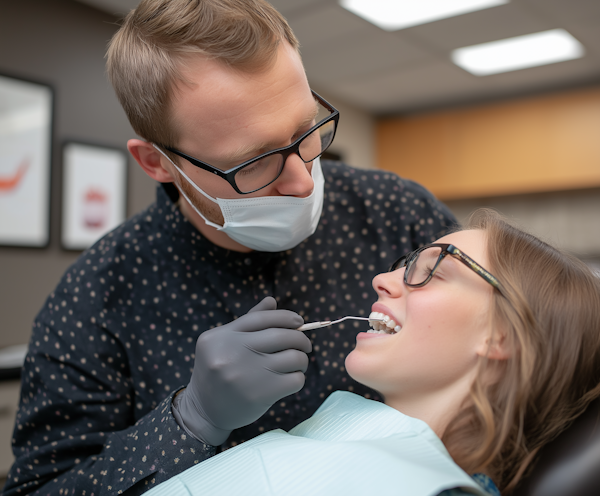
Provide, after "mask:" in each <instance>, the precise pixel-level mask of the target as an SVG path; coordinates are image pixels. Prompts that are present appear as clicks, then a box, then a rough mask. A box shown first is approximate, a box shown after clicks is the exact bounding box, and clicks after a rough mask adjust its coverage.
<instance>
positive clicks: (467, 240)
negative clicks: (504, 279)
mask: <svg viewBox="0 0 600 496" xmlns="http://www.w3.org/2000/svg"><path fill="white" fill-rule="evenodd" d="M436 243H449V244H453V245H454V246H456V247H457V248H458V249H459V250H461V251H463V252H464V253H466V254H467V255H468V256H470V257H471V258H472V259H473V260H475V261H476V262H478V263H479V264H481V265H483V266H484V267H487V266H488V265H489V264H488V256H487V237H486V234H485V232H484V231H481V230H479V229H466V230H464V231H458V232H455V233H452V234H448V235H446V236H444V237H443V238H440V239H438V240H437V241H436Z"/></svg>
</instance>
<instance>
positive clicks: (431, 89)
mask: <svg viewBox="0 0 600 496" xmlns="http://www.w3.org/2000/svg"><path fill="white" fill-rule="evenodd" d="M480 86H481V85H480V83H479V81H477V80H476V79H474V78H472V77H470V75H468V74H467V73H466V72H464V71H463V70H461V69H459V68H458V67H456V66H454V65H453V64H452V63H451V62H449V61H435V62H432V63H427V64H423V65H419V66H416V67H413V68H411V69H408V70H397V71H393V72H390V73H388V74H387V75H385V76H381V77H377V78H373V79H368V80H367V79H363V80H360V81H344V82H340V83H338V84H337V85H336V87H335V89H336V91H337V92H338V94H339V97H340V98H341V99H345V100H346V101H351V102H354V103H355V104H356V105H357V106H359V107H361V108H363V109H365V110H368V111H371V112H374V113H376V114H382V113H383V114H386V113H390V112H395V111H397V110H405V109H415V108H421V107H429V106H431V104H433V103H437V102H438V101H446V100H448V99H451V98H456V97H457V96H461V97H462V96H464V95H469V94H472V93H473V92H474V91H478V90H479V89H480ZM332 90H333V88H331V89H330V90H329V91H330V92H331V91H332Z"/></svg>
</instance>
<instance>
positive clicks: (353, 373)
mask: <svg viewBox="0 0 600 496" xmlns="http://www.w3.org/2000/svg"><path fill="white" fill-rule="evenodd" d="M344 365H345V367H346V372H348V375H349V376H350V377H352V379H354V380H355V381H356V382H360V383H361V384H364V385H365V386H369V387H370V385H369V383H368V382H369V381H368V378H367V377H366V376H367V375H368V374H364V373H361V372H363V369H364V367H363V366H362V365H363V360H362V359H361V357H360V354H359V353H357V352H356V350H352V351H351V352H350V353H348V356H347V357H346V361H345V363H344Z"/></svg>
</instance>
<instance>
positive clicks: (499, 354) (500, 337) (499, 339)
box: [476, 330, 512, 360]
mask: <svg viewBox="0 0 600 496" xmlns="http://www.w3.org/2000/svg"><path fill="white" fill-rule="evenodd" d="M476 352H477V354H478V355H479V356H481V357H487V358H489V359H490V360H508V359H509V358H510V357H511V356H512V349H511V347H510V346H509V344H508V340H507V339H506V333H505V332H503V331H501V330H496V331H492V333H491V335H489V336H488V337H487V338H486V339H485V340H484V341H482V343H481V344H480V345H479V347H478V348H477V350H476Z"/></svg>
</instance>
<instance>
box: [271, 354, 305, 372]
mask: <svg viewBox="0 0 600 496" xmlns="http://www.w3.org/2000/svg"><path fill="white" fill-rule="evenodd" d="M263 367H264V368H266V369H268V370H270V371H271V372H275V373H277V374H289V373H290V372H298V371H300V372H302V373H304V372H306V369H307V368H308V356H307V355H306V353H302V352H301V351H298V350H285V351H280V352H278V353H272V354H271V355H268V356H267V357H266V358H265V363H264V364H263Z"/></svg>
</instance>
